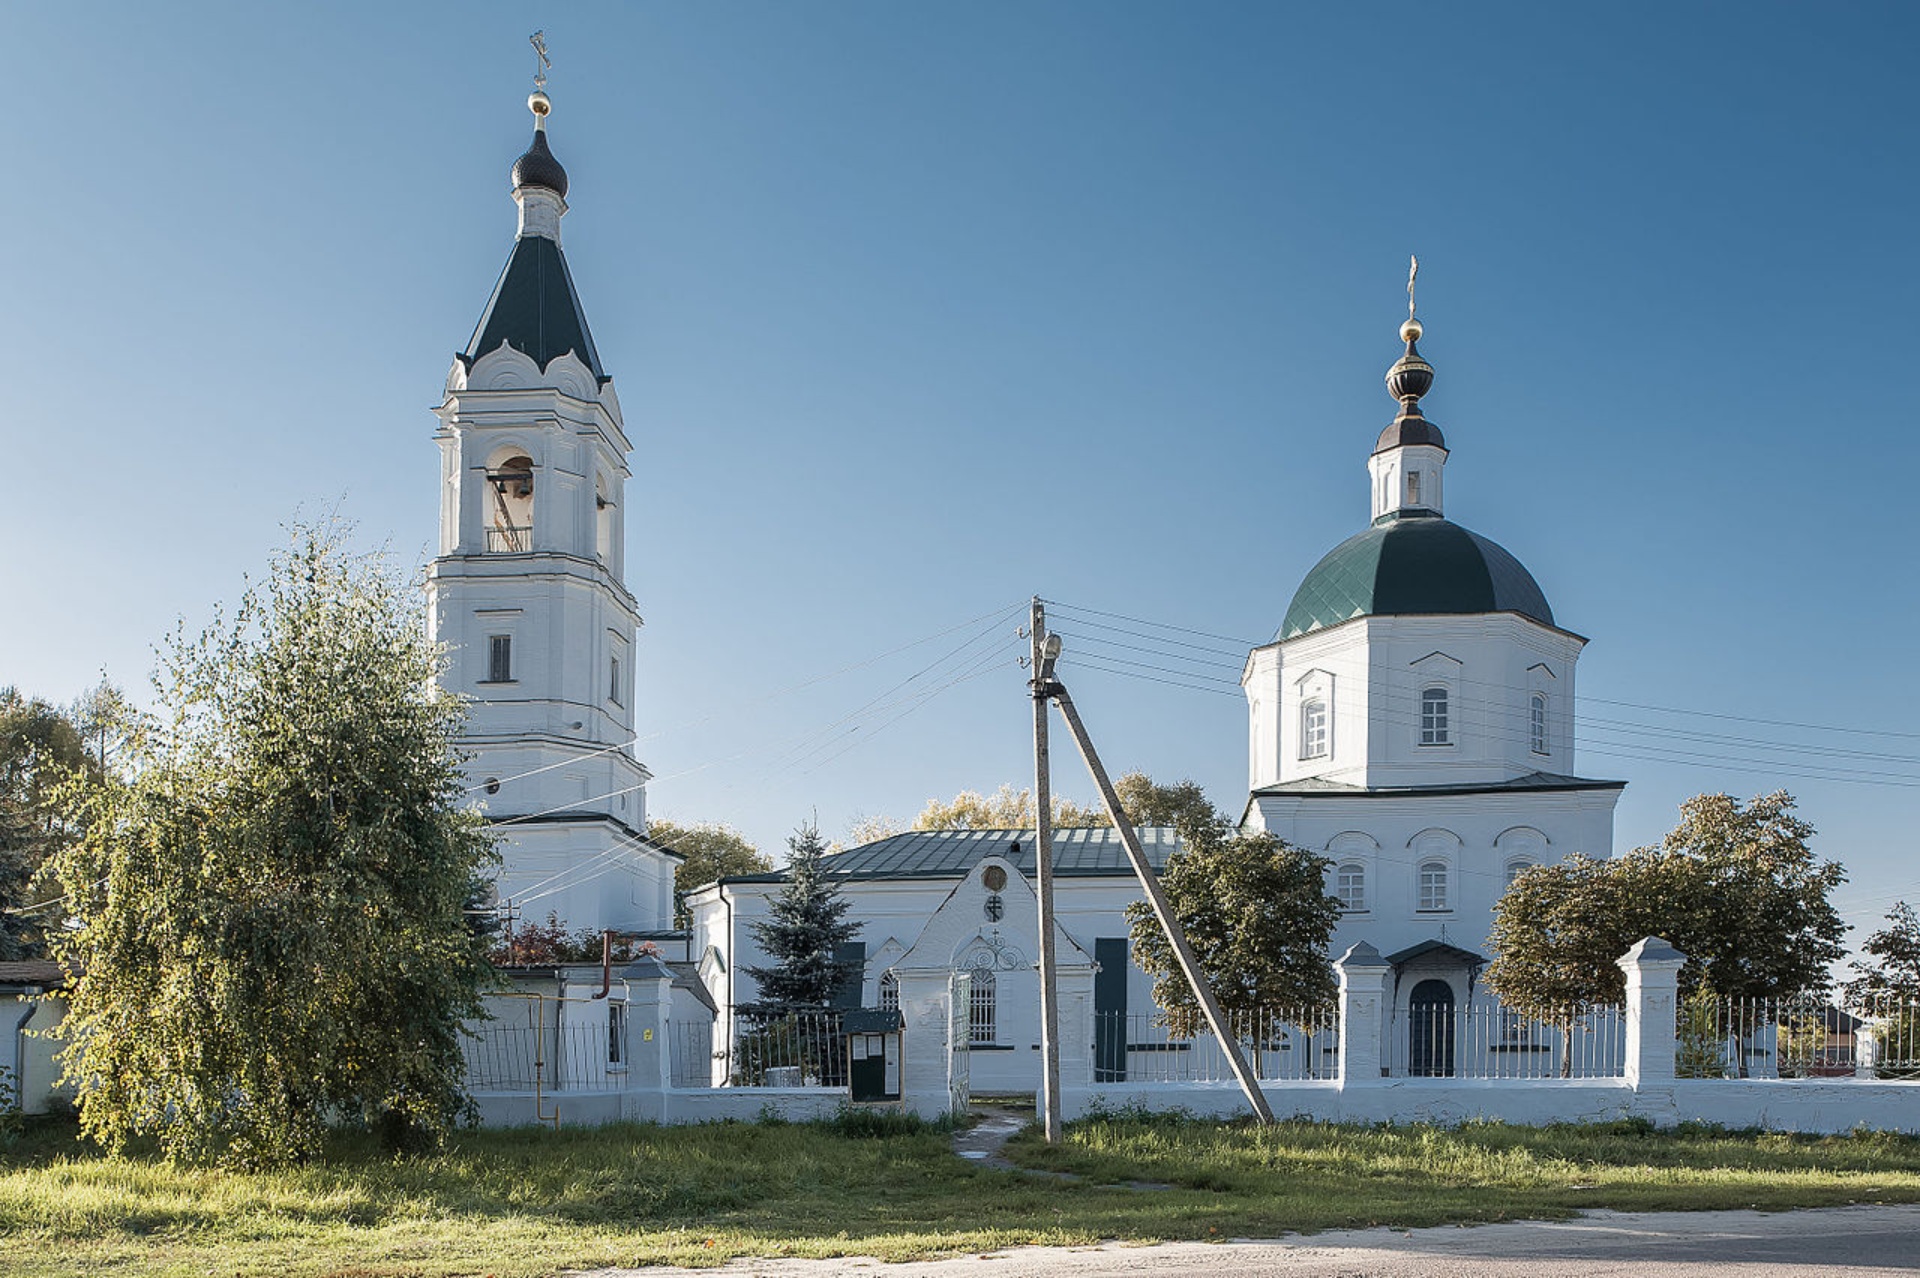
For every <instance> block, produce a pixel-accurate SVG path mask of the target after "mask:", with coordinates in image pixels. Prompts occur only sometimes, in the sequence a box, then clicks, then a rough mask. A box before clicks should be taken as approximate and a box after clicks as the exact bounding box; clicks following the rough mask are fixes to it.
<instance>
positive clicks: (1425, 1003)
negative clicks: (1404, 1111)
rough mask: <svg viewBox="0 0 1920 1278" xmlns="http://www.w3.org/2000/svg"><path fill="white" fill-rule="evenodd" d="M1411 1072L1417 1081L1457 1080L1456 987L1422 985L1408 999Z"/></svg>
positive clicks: (1422, 983)
mask: <svg viewBox="0 0 1920 1278" xmlns="http://www.w3.org/2000/svg"><path fill="white" fill-rule="evenodd" d="M1407 1049H1408V1052H1407V1055H1408V1060H1407V1072H1408V1073H1410V1074H1412V1075H1414V1076H1415V1077H1417V1078H1451V1077H1452V1076H1453V986H1451V985H1449V984H1447V983H1446V982H1445V981H1422V982H1420V983H1419V984H1418V985H1416V986H1414V987H1413V993H1412V995H1411V996H1409V997H1408V999H1407Z"/></svg>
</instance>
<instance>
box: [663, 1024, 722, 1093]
mask: <svg viewBox="0 0 1920 1278" xmlns="http://www.w3.org/2000/svg"><path fill="white" fill-rule="evenodd" d="M667 1049H668V1051H669V1052H670V1053H671V1057H670V1061H671V1065H670V1069H671V1070H672V1075H671V1076H672V1079H673V1085H674V1086H675V1087H712V1086H713V1085H714V1084H715V1083H716V1082H719V1081H721V1080H723V1079H724V1078H725V1076H726V1075H725V1072H724V1066H723V1064H722V1062H723V1061H724V1057H721V1056H719V1055H718V1054H716V1053H715V1052H714V1050H713V1022H712V1021H672V1022H669V1023H668V1025H667Z"/></svg>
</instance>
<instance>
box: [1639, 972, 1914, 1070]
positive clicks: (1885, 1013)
mask: <svg viewBox="0 0 1920 1278" xmlns="http://www.w3.org/2000/svg"><path fill="white" fill-rule="evenodd" d="M1677 1020H1678V1037H1677V1041H1676V1042H1675V1044H1674V1071H1675V1072H1676V1073H1677V1074H1679V1076H1680V1077H1682V1078H1852V1077H1855V1076H1857V1075H1868V1076H1872V1077H1878V1078H1920V1002H1916V1001H1915V1000H1913V999H1912V998H1909V997H1905V996H1899V995H1888V996H1885V997H1882V998H1878V999H1870V1000H1863V1001H1858V1002H1855V1003H1854V1004H1853V1005H1850V1006H1843V1005H1841V1004H1840V1003H1836V1002H1833V1001H1831V1000H1828V999H1825V998H1822V997H1820V996H1819V995H1806V994H1801V995H1791V996H1787V997H1783V998H1722V997H1717V996H1715V995H1713V994H1712V993H1710V992H1705V991H1702V992H1696V993H1695V994H1693V995H1690V996H1689V997H1687V998H1684V999H1682V1000H1681V1002H1680V1008H1679V1015H1678V1017H1677Z"/></svg>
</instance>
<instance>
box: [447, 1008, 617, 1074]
mask: <svg viewBox="0 0 1920 1278" xmlns="http://www.w3.org/2000/svg"><path fill="white" fill-rule="evenodd" d="M627 1039H628V1035H627V1007H626V1004H625V1003H620V1002H602V1001H597V1000H587V999H553V998H550V999H545V1000H539V1001H536V1000H533V999H528V1000H526V1003H525V1008H524V1011H523V1009H521V1008H518V1007H515V1008H511V1009H509V1010H508V1011H507V1012H506V1013H505V1014H504V1015H502V1016H500V1017H499V1018H498V1019H496V1020H491V1021H485V1022H482V1023H480V1024H478V1025H475V1026H471V1027H470V1032H469V1033H468V1034H467V1035H466V1036H465V1038H464V1039H463V1041H462V1043H461V1052H462V1054H463V1055H464V1056H465V1058H466V1071H467V1090H468V1091H470V1092H521V1091H535V1090H545V1091H618V1090H620V1089H621V1088H623V1087H624V1086H626V1071H627V1062H628V1059H629V1057H628V1051H629V1048H630V1046H631V1045H630V1044H629V1043H628V1041H627Z"/></svg>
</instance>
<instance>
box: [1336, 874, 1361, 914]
mask: <svg viewBox="0 0 1920 1278" xmlns="http://www.w3.org/2000/svg"><path fill="white" fill-rule="evenodd" d="M1333 894H1334V895H1335V896H1337V897H1339V898H1340V908H1341V909H1342V910H1343V911H1345V912H1346V913H1348V914H1358V913H1360V912H1361V911H1362V910H1365V909H1366V908H1367V867H1366V866H1364V865H1358V864H1355V863H1354V862H1351V861H1349V862H1348V863H1347V864H1345V865H1343V866H1341V867H1340V868H1339V869H1337V870H1335V871H1334V872H1333Z"/></svg>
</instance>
